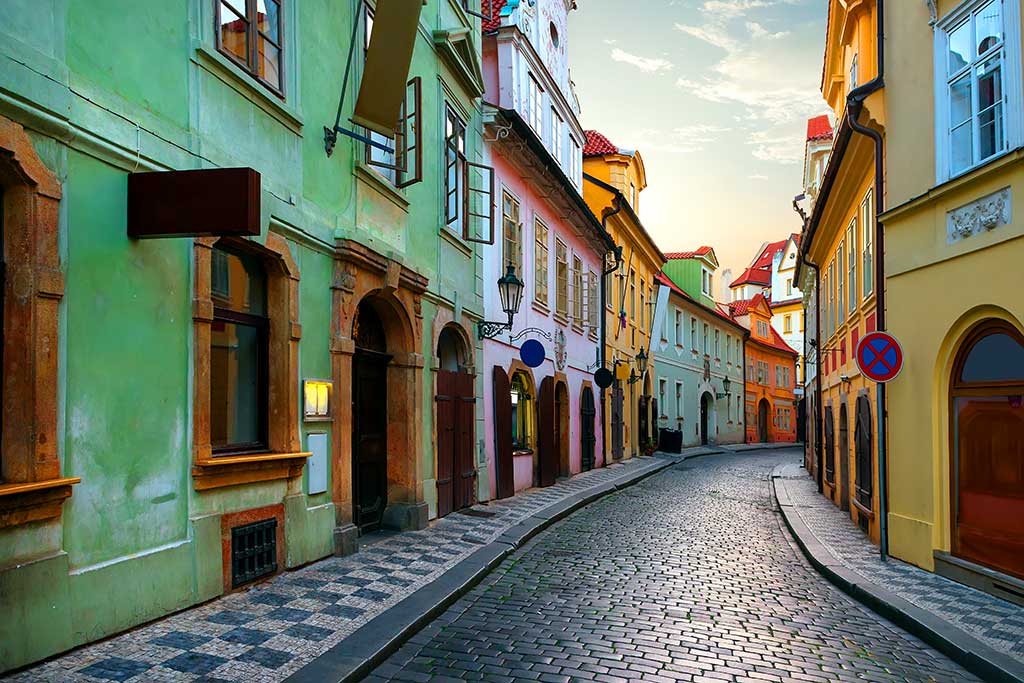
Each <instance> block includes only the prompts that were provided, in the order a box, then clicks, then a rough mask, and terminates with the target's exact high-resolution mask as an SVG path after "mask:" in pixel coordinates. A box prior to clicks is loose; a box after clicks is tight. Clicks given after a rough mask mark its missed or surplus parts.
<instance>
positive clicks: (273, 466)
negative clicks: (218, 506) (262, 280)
mask: <svg viewBox="0 0 1024 683" xmlns="http://www.w3.org/2000/svg"><path fill="white" fill-rule="evenodd" d="M218 243H223V244H225V245H230V246H231V247H233V248H236V249H239V250H243V251H247V252H249V253H252V254H255V255H256V256H259V257H260V258H262V259H263V262H264V265H265V267H266V271H267V311H268V317H269V318H270V343H269V350H268V356H269V358H270V363H269V381H268V393H269V396H268V397H267V406H268V408H267V441H268V443H267V447H268V448H267V450H268V452H267V453H259V454H247V455H237V456H233V455H225V456H214V455H213V448H212V446H211V444H210V335H211V327H212V324H213V300H212V298H211V260H212V254H213V248H214V246H215V245H217V244H218ZM193 254H194V264H195V267H194V291H193V297H194V298H193V300H192V329H193V362H194V370H193V372H194V379H193V383H192V385H193V388H192V457H193V463H192V481H193V485H194V487H195V489H196V490H197V491H203V490H208V489H216V488H222V487H225V486H234V485H237V484H248V483H253V482H259V481H270V480H275V479H292V478H295V477H298V476H300V475H301V474H302V468H303V466H304V465H305V464H306V458H307V457H308V456H309V453H302V452H300V450H301V447H300V445H299V432H298V424H299V391H298V386H299V374H298V367H299V339H300V338H301V337H302V328H301V326H300V325H299V323H298V313H299V269H298V266H297V265H296V264H295V260H294V259H293V258H292V255H291V252H290V251H289V249H288V243H287V241H286V240H285V239H284V238H283V237H281V236H280V235H278V234H276V233H272V232H268V233H267V239H266V243H265V244H260V243H259V242H256V241H254V240H248V239H239V238H229V237H223V238H219V237H200V238H196V239H195V241H194V243H193Z"/></svg>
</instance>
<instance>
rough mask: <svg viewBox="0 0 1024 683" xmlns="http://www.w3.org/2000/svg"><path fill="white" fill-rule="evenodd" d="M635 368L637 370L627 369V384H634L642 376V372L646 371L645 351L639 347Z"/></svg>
mask: <svg viewBox="0 0 1024 683" xmlns="http://www.w3.org/2000/svg"><path fill="white" fill-rule="evenodd" d="M636 369H637V371H638V372H639V374H637V372H634V371H632V370H630V371H629V379H628V380H627V381H628V383H629V384H636V383H637V382H639V381H640V380H642V379H643V378H644V374H645V373H646V372H647V353H646V352H645V351H644V350H643V349H640V352H639V353H637V354H636Z"/></svg>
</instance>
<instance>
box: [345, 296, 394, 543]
mask: <svg viewBox="0 0 1024 683" xmlns="http://www.w3.org/2000/svg"><path fill="white" fill-rule="evenodd" d="M352 339H353V341H354V342H355V347H356V349H355V355H354V357H353V359H352V482H353V485H352V488H353V492H352V493H353V505H354V509H353V519H354V522H355V525H356V526H357V527H359V531H360V533H367V532H369V531H374V530H376V529H379V528H380V526H381V521H382V520H383V517H384V509H385V508H386V507H387V503H388V382H387V371H388V364H389V363H390V362H391V356H390V355H389V354H388V353H387V337H386V335H385V332H384V324H383V322H382V321H381V319H380V317H379V316H378V314H377V311H376V309H375V308H374V306H373V304H372V303H371V302H369V301H363V302H361V303H360V304H359V309H358V311H357V313H356V319H355V324H354V326H353V328H352Z"/></svg>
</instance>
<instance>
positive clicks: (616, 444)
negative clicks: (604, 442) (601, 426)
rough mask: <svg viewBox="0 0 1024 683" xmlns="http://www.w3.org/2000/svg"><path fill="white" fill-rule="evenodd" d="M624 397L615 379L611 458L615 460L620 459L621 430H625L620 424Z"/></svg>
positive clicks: (619, 382)
mask: <svg viewBox="0 0 1024 683" xmlns="http://www.w3.org/2000/svg"><path fill="white" fill-rule="evenodd" d="M624 398H625V397H624V396H623V392H622V382H621V381H620V380H615V383H614V384H613V385H612V458H614V459H615V460H621V459H622V449H623V443H622V442H623V432H624V431H625V430H624V425H623V424H622V409H623V401H624Z"/></svg>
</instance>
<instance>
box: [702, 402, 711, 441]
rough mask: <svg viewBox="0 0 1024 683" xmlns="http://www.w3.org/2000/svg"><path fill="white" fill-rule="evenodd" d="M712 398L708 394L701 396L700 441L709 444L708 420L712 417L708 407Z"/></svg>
mask: <svg viewBox="0 0 1024 683" xmlns="http://www.w3.org/2000/svg"><path fill="white" fill-rule="evenodd" d="M708 403H710V400H709V399H708V395H707V394H701V397H700V442H701V444H702V445H704V446H707V445H708V422H709V421H710V419H711V416H710V412H711V411H710V409H709V407H708Z"/></svg>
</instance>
